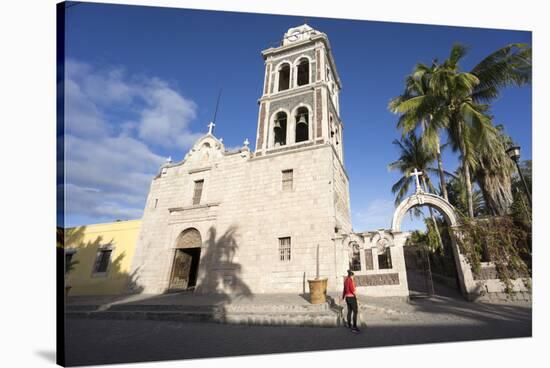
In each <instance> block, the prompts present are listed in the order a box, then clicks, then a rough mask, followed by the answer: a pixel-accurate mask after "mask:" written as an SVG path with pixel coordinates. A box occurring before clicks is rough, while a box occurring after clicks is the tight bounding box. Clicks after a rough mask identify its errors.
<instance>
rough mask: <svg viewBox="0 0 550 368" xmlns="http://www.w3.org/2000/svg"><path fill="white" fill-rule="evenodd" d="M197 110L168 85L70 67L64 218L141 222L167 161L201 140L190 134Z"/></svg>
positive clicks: (106, 70) (72, 63)
mask: <svg viewBox="0 0 550 368" xmlns="http://www.w3.org/2000/svg"><path fill="white" fill-rule="evenodd" d="M195 116H196V104H195V103H194V102H193V101H190V100H188V99H186V98H184V97H183V96H182V95H181V94H180V93H178V92H177V91H176V90H175V89H173V88H171V87H170V86H169V85H168V83H166V82H164V81H162V80H160V79H158V78H149V77H144V76H128V75H126V72H125V71H124V70H123V69H121V68H104V69H97V68H94V67H93V66H92V65H90V64H87V63H83V62H79V61H76V60H69V61H67V63H66V81H65V173H66V186H65V198H66V208H65V211H66V213H67V214H68V215H84V216H87V217H92V218H112V219H116V218H121V219H126V218H138V217H140V216H141V214H142V211H143V206H144V203H145V199H146V195H147V192H148V188H149V185H150V183H151V180H152V178H153V176H154V175H155V174H156V172H157V171H158V169H159V166H160V165H161V164H162V163H163V162H164V158H163V157H162V156H160V155H158V154H157V153H155V152H154V149H155V147H157V149H158V148H175V147H177V149H178V151H181V152H182V153H183V152H184V151H185V150H186V149H187V148H189V147H190V146H191V145H192V144H193V143H194V141H195V140H196V139H197V138H198V137H199V136H200V134H195V133H192V132H190V131H189V128H188V126H189V122H190V121H191V120H193V119H194V118H195Z"/></svg>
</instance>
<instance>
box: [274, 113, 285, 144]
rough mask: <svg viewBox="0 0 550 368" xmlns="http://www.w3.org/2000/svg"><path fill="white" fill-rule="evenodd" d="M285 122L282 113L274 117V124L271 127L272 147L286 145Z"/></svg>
mask: <svg viewBox="0 0 550 368" xmlns="http://www.w3.org/2000/svg"><path fill="white" fill-rule="evenodd" d="M286 121H287V116H286V114H285V113H284V112H279V113H277V115H276V116H275V124H274V125H273V135H274V142H273V144H274V146H275V147H279V146H284V145H285V144H286Z"/></svg>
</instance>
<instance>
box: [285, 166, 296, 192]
mask: <svg viewBox="0 0 550 368" xmlns="http://www.w3.org/2000/svg"><path fill="white" fill-rule="evenodd" d="M282 174H283V177H282V184H283V190H284V191H291V190H292V185H293V182H294V170H283V171H282Z"/></svg>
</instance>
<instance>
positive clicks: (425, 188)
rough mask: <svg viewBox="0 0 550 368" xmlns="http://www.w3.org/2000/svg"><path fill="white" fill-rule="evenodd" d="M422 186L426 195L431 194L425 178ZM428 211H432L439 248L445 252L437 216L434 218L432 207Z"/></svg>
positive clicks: (431, 215)
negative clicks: (436, 219)
mask: <svg viewBox="0 0 550 368" xmlns="http://www.w3.org/2000/svg"><path fill="white" fill-rule="evenodd" d="M422 184H424V190H425V191H426V193H429V192H430V191H429V190H428V184H427V183H426V178H425V177H422ZM428 210H429V211H430V217H431V218H432V222H433V224H434V229H435V233H436V234H437V239H438V241H439V246H440V247H441V249H442V250H443V240H441V234H440V233H439V227H437V221H435V216H434V213H433V209H432V208H431V207H430V206H428Z"/></svg>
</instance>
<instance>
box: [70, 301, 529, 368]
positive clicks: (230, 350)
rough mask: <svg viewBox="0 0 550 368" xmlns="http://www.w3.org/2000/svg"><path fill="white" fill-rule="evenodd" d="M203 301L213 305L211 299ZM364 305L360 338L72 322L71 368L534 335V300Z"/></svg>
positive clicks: (343, 332) (323, 332) (340, 330)
mask: <svg viewBox="0 0 550 368" xmlns="http://www.w3.org/2000/svg"><path fill="white" fill-rule="evenodd" d="M179 298H180V300H183V299H184V298H183V297H179ZM185 299H188V298H185ZM201 300H202V301H203V302H204V303H207V301H208V300H207V298H204V299H201ZM195 302H197V300H195ZM360 304H361V314H360V315H361V319H362V320H363V323H365V324H366V327H363V328H362V332H361V333H360V334H358V335H356V334H353V333H351V332H350V331H349V330H347V329H346V328H344V327H326V328H323V327H289V326H250V325H232V324H218V323H197V322H182V321H151V320H109V319H86V318H68V319H67V323H66V326H67V328H66V337H67V339H66V341H67V346H66V352H67V365H73V366H74V365H91V364H107V363H122V362H138V361H154V360H169V359H193V358H207V357H220V356H236V355H250V354H265V353H284V352H300V351H312V350H327V349H347V348H360V347H374V346H388V345H402V344H423V343H436V342H449V341H471V340H480V339H499V338H514V337H530V336H531V334H532V326H531V303H529V302H500V303H471V302H467V301H464V300H461V299H460V298H456V297H449V296H435V297H433V298H430V299H422V298H419V299H412V300H410V301H406V300H404V299H401V300H399V299H383V298H378V299H375V298H369V299H363V300H361V301H360Z"/></svg>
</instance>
